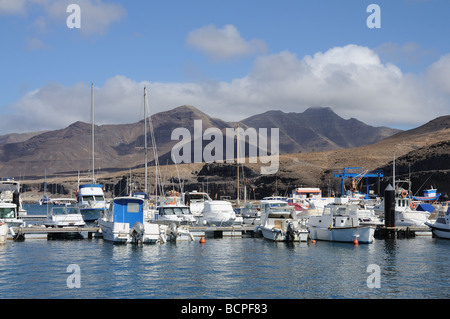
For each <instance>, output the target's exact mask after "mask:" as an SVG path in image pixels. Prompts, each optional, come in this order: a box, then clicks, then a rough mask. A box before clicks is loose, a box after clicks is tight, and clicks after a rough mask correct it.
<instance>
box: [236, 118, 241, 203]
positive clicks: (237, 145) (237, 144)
mask: <svg viewBox="0 0 450 319" xmlns="http://www.w3.org/2000/svg"><path fill="white" fill-rule="evenodd" d="M240 145H241V144H240V140H239V123H238V125H237V138H236V153H237V154H236V168H237V204H238V205H239V155H240V154H239V147H240Z"/></svg>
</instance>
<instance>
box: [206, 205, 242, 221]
mask: <svg viewBox="0 0 450 319" xmlns="http://www.w3.org/2000/svg"><path fill="white" fill-rule="evenodd" d="M202 220H203V224H205V225H210V226H232V225H235V222H236V220H237V218H236V213H235V211H234V209H233V206H232V205H231V202H229V201H226V200H210V201H205V202H204V209H203V218H202ZM241 220H242V219H241Z"/></svg>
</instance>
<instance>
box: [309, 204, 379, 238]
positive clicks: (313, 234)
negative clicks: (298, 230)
mask: <svg viewBox="0 0 450 319" xmlns="http://www.w3.org/2000/svg"><path fill="white" fill-rule="evenodd" d="M307 225H308V229H309V231H310V238H311V239H313V240H325V241H336V242H355V240H357V241H358V243H372V242H373V240H374V234H375V228H376V227H375V226H374V225H368V224H363V223H361V222H360V220H359V216H358V213H357V209H355V208H354V207H352V206H346V205H345V206H342V205H336V204H329V205H327V206H325V208H324V210H323V213H322V215H319V216H309V217H308V223H307Z"/></svg>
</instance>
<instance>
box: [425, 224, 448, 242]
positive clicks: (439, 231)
mask: <svg viewBox="0 0 450 319" xmlns="http://www.w3.org/2000/svg"><path fill="white" fill-rule="evenodd" d="M425 224H426V225H427V226H428V227H430V228H431V232H432V233H433V235H434V236H436V237H438V238H443V239H450V225H447V224H442V225H436V223H435V224H430V223H425Z"/></svg>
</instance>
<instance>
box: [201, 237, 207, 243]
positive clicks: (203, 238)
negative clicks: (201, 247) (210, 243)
mask: <svg viewBox="0 0 450 319" xmlns="http://www.w3.org/2000/svg"><path fill="white" fill-rule="evenodd" d="M205 242H206V240H205V237H203V236H202V238H200V244H204V243H205Z"/></svg>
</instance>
